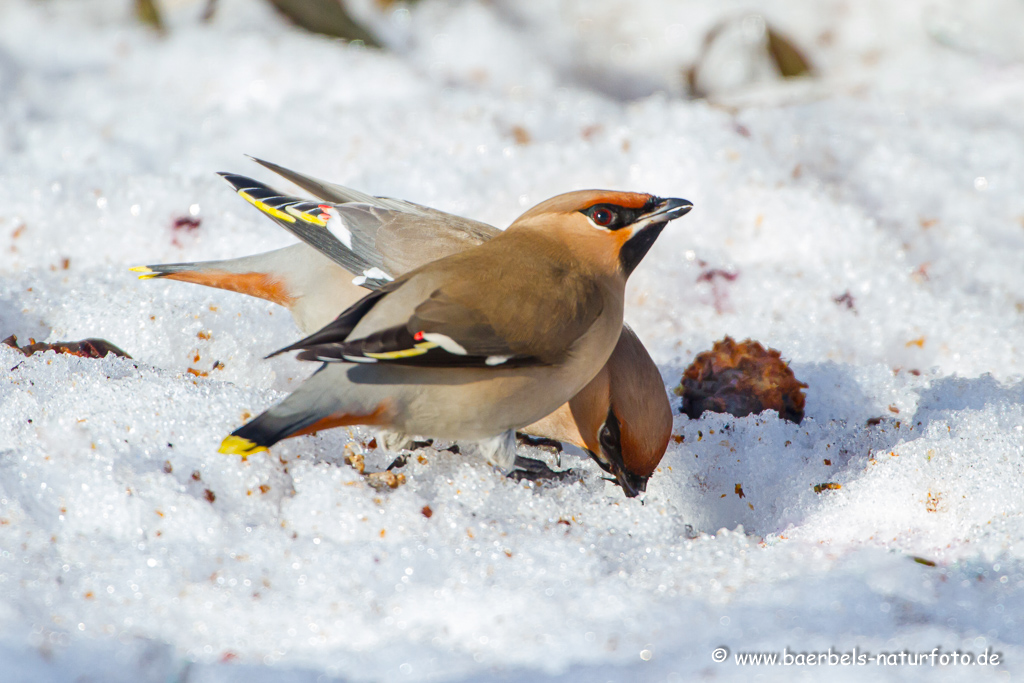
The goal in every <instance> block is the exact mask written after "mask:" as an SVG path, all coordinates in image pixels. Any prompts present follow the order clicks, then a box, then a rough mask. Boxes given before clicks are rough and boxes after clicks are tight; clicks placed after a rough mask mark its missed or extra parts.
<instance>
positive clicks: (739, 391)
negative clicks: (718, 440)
mask: <svg viewBox="0 0 1024 683" xmlns="http://www.w3.org/2000/svg"><path fill="white" fill-rule="evenodd" d="M806 387H807V385H806V384H804V383H803V382H800V381H798V380H797V379H796V377H795V376H794V375H793V371H792V370H790V369H789V365H788V364H787V363H786V362H785V361H783V360H782V354H781V353H779V352H778V351H776V350H775V349H765V348H764V347H763V346H761V344H759V343H758V342H756V341H753V340H750V339H747V340H746V341H743V342H741V343H739V344H737V343H736V342H735V341H734V340H733V339H732V338H731V337H726V338H725V339H723V340H721V341H717V342H715V346H714V348H712V350H711V351H705V352H704V353H701V354H699V355H698V356H697V357H696V358H695V359H694V361H693V363H692V364H691V365H690V367H688V368H686V371H685V372H684V373H683V378H682V381H681V382H680V384H679V386H678V387H676V389H675V393H676V395H678V396H682V397H683V403H682V412H683V413H685V414H686V415H688V416H689V417H690V418H691V419H697V418H698V417H700V416H701V415H702V414H703V413H704V411H705V410H710V411H712V412H715V413H729V414H731V415H735V416H736V417H743V416H745V415H750V414H751V413H760V412H762V411H765V410H769V409H770V410H775V411H776V412H778V414H779V417H782V418H784V419H786V420H789V421H791V422H796V423H797V424H799V423H800V421H801V420H803V419H804V398H805V397H804V393H803V391H801V389H804V388H806Z"/></svg>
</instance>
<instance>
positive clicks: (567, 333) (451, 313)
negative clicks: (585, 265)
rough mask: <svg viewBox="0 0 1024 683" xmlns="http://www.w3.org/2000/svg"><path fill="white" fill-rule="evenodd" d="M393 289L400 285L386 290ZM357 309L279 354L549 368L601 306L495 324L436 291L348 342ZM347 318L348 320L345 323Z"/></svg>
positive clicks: (413, 363) (426, 364) (482, 313)
mask: <svg viewBox="0 0 1024 683" xmlns="http://www.w3.org/2000/svg"><path fill="white" fill-rule="evenodd" d="M396 286H400V283H394V284H392V285H389V286H388V288H389V289H392V288H396ZM375 294H376V293H375ZM371 296H373V295H371ZM369 298H370V297H367V299H369ZM363 301H364V302H365V301H366V299H364V300H363ZM360 305H362V302H360V304H357V305H356V306H353V307H352V308H351V309H349V311H347V312H346V313H345V314H342V316H341V317H339V318H338V320H336V321H334V322H333V323H331V324H330V325H328V326H327V327H325V328H324V329H323V330H321V331H320V332H317V333H316V334H314V335H311V336H310V337H307V338H306V339H303V340H302V341H300V342H298V343H296V344H293V345H292V346H290V347H288V348H286V349H282V351H289V350H296V349H301V353H299V354H298V358H300V359H302V360H316V361H324V362H349V363H394V364H399V365H411V366H423V367H439V366H443V367H478V368H508V367H522V366H525V365H548V364H552V363H557V362H559V361H561V360H563V359H564V357H565V355H566V353H567V352H568V350H569V347H571V346H572V344H573V343H574V342H575V341H576V340H577V339H578V338H579V337H580V336H582V335H583V334H584V333H585V332H586V331H587V329H589V327H590V325H591V324H592V323H593V321H594V319H595V318H596V317H597V316H598V315H599V314H600V311H601V307H600V305H598V306H596V307H594V306H590V307H588V308H587V311H586V312H585V313H584V314H583V315H580V314H578V313H580V311H575V310H574V311H563V313H566V315H557V314H556V315H551V316H548V317H546V318H545V319H544V320H540V321H533V320H531V321H516V322H515V323H514V324H513V325H510V324H509V323H512V322H513V321H510V320H507V319H506V320H501V319H500V317H499V318H498V319H497V320H496V319H495V316H494V315H493V311H492V312H491V313H492V314H491V315H488V312H486V311H484V310H481V309H480V308H477V307H475V306H472V305H466V304H463V303H460V302H459V301H456V300H454V299H452V298H451V297H449V296H447V295H446V294H445V292H444V291H443V290H440V289H439V290H437V291H435V292H434V293H433V294H432V295H431V296H430V297H429V298H428V299H427V300H426V301H424V302H423V303H421V304H420V305H419V306H417V307H416V309H415V311H414V312H413V314H412V315H411V316H410V317H409V319H408V320H407V321H406V322H405V323H403V324H399V325H394V326H392V327H387V328H385V329H383V330H380V331H378V332H374V333H373V334H370V335H367V336H366V337H362V338H360V339H348V336H349V334H350V333H351V331H352V320H351V318H352V317H353V316H354V315H356V314H359V315H364V314H365V313H366V312H368V311H369V308H370V307H372V305H373V304H372V303H370V304H369V305H368V306H367V307H366V308H365V310H363V311H362V312H361V313H360V312H359V311H357V310H356V309H357V307H359V306H360ZM511 310H512V311H515V308H512V309H511ZM346 317H348V318H349V320H344V318H346ZM503 323H504V324H503ZM512 328H514V331H513V329H512ZM530 330H532V333H531V332H530ZM279 353H280V352H279Z"/></svg>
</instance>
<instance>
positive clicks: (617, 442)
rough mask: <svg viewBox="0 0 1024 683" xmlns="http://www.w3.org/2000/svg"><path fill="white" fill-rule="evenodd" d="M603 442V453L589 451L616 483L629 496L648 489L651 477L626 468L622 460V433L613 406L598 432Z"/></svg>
mask: <svg viewBox="0 0 1024 683" xmlns="http://www.w3.org/2000/svg"><path fill="white" fill-rule="evenodd" d="M598 439H599V441H600V443H601V454H600V456H599V455H598V454H597V453H594V452H592V451H588V452H589V453H590V457H591V458H593V459H594V460H595V461H596V462H597V464H598V465H600V466H601V469H603V470H604V471H605V472H607V473H609V474H611V475H612V476H613V477H615V483H617V484H618V485H619V486H620V487H621V488H622V492H623V493H624V494H626V497H627V498H636V496H637V494H639V493H641V492H643V491H646V490H647V480H648V479H649V478H650V477H641V476H637V475H635V474H633V473H632V472H630V471H629V470H627V469H626V465H625V463H624V462H623V460H622V434H621V432H620V431H619V418H618V416H616V415H615V410H614V409H613V408H609V409H608V417H607V418H606V419H605V421H604V425H603V426H602V427H601V431H600V433H599V434H598Z"/></svg>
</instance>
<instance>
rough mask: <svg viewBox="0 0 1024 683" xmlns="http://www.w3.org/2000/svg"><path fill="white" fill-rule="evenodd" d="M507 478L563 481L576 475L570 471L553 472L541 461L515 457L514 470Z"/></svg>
mask: <svg viewBox="0 0 1024 683" xmlns="http://www.w3.org/2000/svg"><path fill="white" fill-rule="evenodd" d="M508 476H509V477H511V478H512V479H515V480H516V481H522V480H523V479H526V480H528V481H564V480H566V479H570V478H572V477H576V476H577V474H576V473H575V472H573V471H572V470H553V469H551V468H550V467H548V465H547V463H545V462H544V461H543V460H534V459H533V458H524V457H522V456H519V455H517V456H516V459H515V469H514V470H512V471H511V472H509V473H508Z"/></svg>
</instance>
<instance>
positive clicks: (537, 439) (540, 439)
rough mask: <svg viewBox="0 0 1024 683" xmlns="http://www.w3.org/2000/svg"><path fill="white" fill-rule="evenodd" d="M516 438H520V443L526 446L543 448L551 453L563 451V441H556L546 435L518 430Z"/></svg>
mask: <svg viewBox="0 0 1024 683" xmlns="http://www.w3.org/2000/svg"><path fill="white" fill-rule="evenodd" d="M516 439H518V440H519V443H521V444H523V445H525V446H533V447H534V448H543V449H544V450H546V451H549V452H551V453H561V452H562V442H561V441H556V440H555V439H549V438H547V437H544V436H531V435H530V434H524V433H523V432H516Z"/></svg>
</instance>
